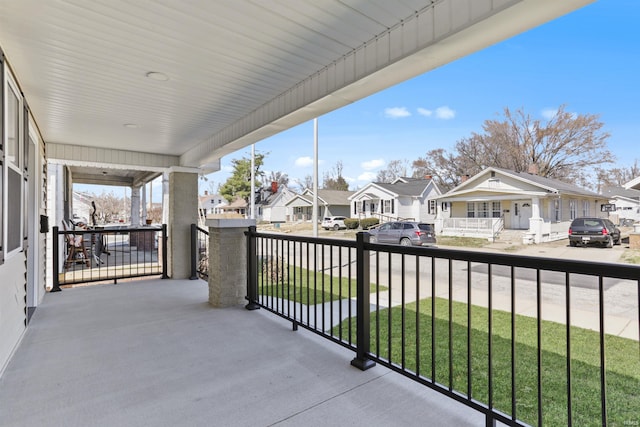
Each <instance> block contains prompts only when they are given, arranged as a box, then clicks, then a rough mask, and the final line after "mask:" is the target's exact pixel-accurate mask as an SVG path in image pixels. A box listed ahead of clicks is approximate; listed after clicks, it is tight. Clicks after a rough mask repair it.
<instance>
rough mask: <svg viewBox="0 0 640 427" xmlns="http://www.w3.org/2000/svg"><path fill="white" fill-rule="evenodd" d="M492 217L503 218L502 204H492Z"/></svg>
mask: <svg viewBox="0 0 640 427" xmlns="http://www.w3.org/2000/svg"><path fill="white" fill-rule="evenodd" d="M491 216H492V217H493V218H500V217H501V216H502V204H501V203H500V202H491Z"/></svg>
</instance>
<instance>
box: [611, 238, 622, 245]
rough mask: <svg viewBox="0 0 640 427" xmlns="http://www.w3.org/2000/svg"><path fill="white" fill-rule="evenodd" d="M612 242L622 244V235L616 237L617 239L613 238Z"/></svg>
mask: <svg viewBox="0 0 640 427" xmlns="http://www.w3.org/2000/svg"><path fill="white" fill-rule="evenodd" d="M613 244H614V245H621V244H622V237H618V239H617V240H615V241H614V242H613Z"/></svg>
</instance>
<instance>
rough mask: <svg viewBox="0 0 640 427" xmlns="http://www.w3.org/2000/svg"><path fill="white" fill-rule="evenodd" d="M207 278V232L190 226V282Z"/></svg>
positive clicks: (193, 225)
mask: <svg viewBox="0 0 640 427" xmlns="http://www.w3.org/2000/svg"><path fill="white" fill-rule="evenodd" d="M208 278H209V232H208V231H207V230H205V229H202V228H200V227H198V226H197V225H196V224H191V277H190V279H191V280H196V279H203V280H207V279H208Z"/></svg>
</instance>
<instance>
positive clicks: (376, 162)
mask: <svg viewBox="0 0 640 427" xmlns="http://www.w3.org/2000/svg"><path fill="white" fill-rule="evenodd" d="M360 166H362V169H364V170H366V171H370V170H373V169H378V168H379V167H382V166H384V159H373V160H369V161H368V162H362V163H360Z"/></svg>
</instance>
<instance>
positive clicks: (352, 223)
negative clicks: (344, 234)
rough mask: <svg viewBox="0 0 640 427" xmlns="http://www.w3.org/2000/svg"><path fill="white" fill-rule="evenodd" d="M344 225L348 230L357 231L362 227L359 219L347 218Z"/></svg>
mask: <svg viewBox="0 0 640 427" xmlns="http://www.w3.org/2000/svg"><path fill="white" fill-rule="evenodd" d="M344 225H345V226H346V227H347V229H348V230H355V229H356V228H358V226H360V220H359V219H357V218H346V219H345V220H344Z"/></svg>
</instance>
